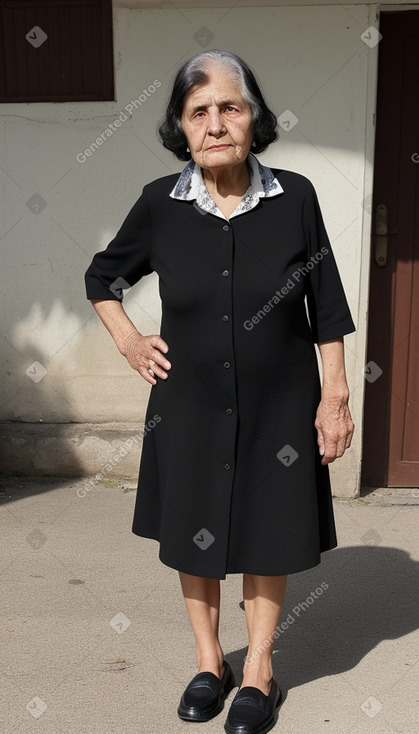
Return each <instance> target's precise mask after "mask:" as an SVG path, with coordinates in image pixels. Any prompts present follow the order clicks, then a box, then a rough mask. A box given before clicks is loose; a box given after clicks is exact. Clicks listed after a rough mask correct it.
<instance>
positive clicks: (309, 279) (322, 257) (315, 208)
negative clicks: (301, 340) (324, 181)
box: [303, 181, 355, 343]
mask: <svg viewBox="0 0 419 734" xmlns="http://www.w3.org/2000/svg"><path fill="white" fill-rule="evenodd" d="M308 183H309V188H308V191H307V195H306V198H305V201H304V208H303V226H304V233H305V238H306V242H307V263H306V268H307V271H308V272H307V274H306V277H305V282H306V296H307V308H308V315H309V319H310V326H311V330H312V333H313V339H314V341H315V342H317V343H319V342H324V341H328V340H329V339H336V338H337V337H339V336H344V335H345V334H350V333H351V332H353V331H355V324H354V322H353V320H352V316H351V312H350V310H349V306H348V303H347V300H346V296H345V292H344V290H343V285H342V281H341V279H340V275H339V271H338V268H337V265H336V261H335V257H334V255H333V251H332V247H331V244H330V241H329V238H328V235H327V232H326V228H325V226H324V222H323V217H322V213H321V210H320V205H319V202H318V199H317V194H316V191H315V189H314V187H313V184H312V183H311V182H310V181H309V182H308Z"/></svg>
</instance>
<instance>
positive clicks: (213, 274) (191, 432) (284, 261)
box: [86, 169, 355, 579]
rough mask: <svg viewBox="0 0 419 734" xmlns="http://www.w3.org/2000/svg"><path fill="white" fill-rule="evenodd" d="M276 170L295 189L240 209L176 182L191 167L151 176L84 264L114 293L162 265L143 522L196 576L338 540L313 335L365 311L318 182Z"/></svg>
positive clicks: (89, 278) (244, 568) (280, 560)
mask: <svg viewBox="0 0 419 734" xmlns="http://www.w3.org/2000/svg"><path fill="white" fill-rule="evenodd" d="M272 171H273V173H274V175H275V176H276V178H277V180H278V181H279V183H280V184H281V186H282V188H283V189H284V191H283V193H282V194H281V195H279V196H275V197H273V198H267V199H261V200H260V202H259V204H258V205H257V206H256V207H255V208H254V209H251V210H250V211H248V212H246V213H243V214H241V215H239V216H236V217H232V218H231V220H230V222H227V221H225V220H223V219H221V218H220V217H217V216H214V215H212V214H207V215H205V216H203V214H202V212H200V211H199V210H198V209H197V207H195V206H194V205H193V203H192V202H188V201H177V200H175V199H172V198H170V196H169V193H170V192H171V190H172V189H173V187H174V185H175V183H176V181H177V179H178V177H179V174H174V175H171V176H166V177H164V178H161V179H158V180H156V181H154V182H153V183H151V184H148V185H147V186H145V187H144V190H143V193H142V195H141V197H140V198H139V199H138V201H137V202H136V204H135V205H134V207H133V208H132V209H131V211H130V213H129V214H128V216H127V218H126V219H125V221H124V223H123V224H122V227H121V228H120V230H119V232H118V233H117V235H116V237H115V238H114V239H113V240H112V242H111V243H110V244H109V245H108V247H107V249H106V250H105V251H103V252H100V253H97V254H96V255H95V256H94V258H93V261H92V264H91V265H90V267H89V269H88V271H87V273H86V286H87V296H88V298H104V299H112V300H117V299H119V300H120V299H121V291H118V285H120V284H123V283H124V282H126V283H128V284H129V285H130V286H133V285H134V284H135V283H136V282H138V280H139V279H140V278H141V277H142V276H144V275H147V274H149V273H151V272H153V271H155V272H157V274H158V276H159V289H160V296H161V300H162V322H161V331H160V333H161V336H162V338H163V339H164V340H165V341H166V342H167V344H168V346H169V352H168V353H167V358H168V359H169V360H170V362H171V364H172V367H171V369H170V370H169V376H168V378H167V379H166V380H161V379H158V381H157V384H156V385H154V386H152V388H151V393H150V398H149V403H148V408H147V413H146V417H145V423H146V429H147V430H146V433H145V436H144V440H143V449H142V455H141V464H140V474H139V483H138V491H137V497H136V505H135V512H134V519H133V525H132V531H133V532H134V533H135V534H137V535H140V536H144V537H148V538H154V539H156V540H158V541H159V542H160V552H159V557H160V560H161V561H162V562H163V563H164V564H166V565H167V566H170V567H172V568H175V569H178V570H180V571H184V572H186V573H189V574H194V575H197V576H205V577H210V578H218V579H223V578H225V575H226V574H227V573H239V572H240V573H243V572H247V573H253V574H259V575H267V576H269V575H281V574H288V573H295V572H297V571H302V570H305V569H307V568H310V567H312V566H315V565H317V564H318V563H319V562H320V553H321V552H322V551H325V550H328V549H331V548H334V547H335V546H336V544H337V543H336V534H335V525H334V518H333V507H332V500H331V489H330V482H329V470H328V467H327V466H322V465H321V457H320V456H319V453H318V446H317V432H316V430H315V428H314V419H315V414H316V409H317V406H318V403H319V400H320V381H319V373H318V366H317V358H316V353H315V347H314V343H315V342H322V341H327V340H329V339H334V338H336V337H339V336H342V335H344V334H348V333H350V332H352V331H354V330H355V327H354V324H353V321H352V318H351V314H350V312H349V308H348V305H347V301H346V298H345V294H344V291H343V288H342V284H341V280H340V277H339V273H338V270H337V268H336V263H335V259H334V257H333V253H332V249H331V246H330V242H329V239H328V236H327V233H326V230H325V227H324V224H323V219H322V215H321V211H320V208H319V203H318V200H317V196H316V193H315V190H314V188H313V185H312V184H311V182H310V181H309V180H308V179H307V178H306V177H304V176H302V175H300V174H297V173H294V172H292V171H287V170H281V169H272ZM115 281H116V283H115ZM305 297H307V309H308V314H309V320H308V318H307V310H306V305H305ZM137 326H138V329H139V331H140V332H141V324H137Z"/></svg>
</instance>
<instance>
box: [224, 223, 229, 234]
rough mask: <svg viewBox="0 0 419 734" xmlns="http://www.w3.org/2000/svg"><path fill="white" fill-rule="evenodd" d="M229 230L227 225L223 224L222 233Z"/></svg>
mask: <svg viewBox="0 0 419 734" xmlns="http://www.w3.org/2000/svg"><path fill="white" fill-rule="evenodd" d="M229 229H230V227H229V226H228V224H225V225H224V227H223V230H224V232H228V230H229Z"/></svg>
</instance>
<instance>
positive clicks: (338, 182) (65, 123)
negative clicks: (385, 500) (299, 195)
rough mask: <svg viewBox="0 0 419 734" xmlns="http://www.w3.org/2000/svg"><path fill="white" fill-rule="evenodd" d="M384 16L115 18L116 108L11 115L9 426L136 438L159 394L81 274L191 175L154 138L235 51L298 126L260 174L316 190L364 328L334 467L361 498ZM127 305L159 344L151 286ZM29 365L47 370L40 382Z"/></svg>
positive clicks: (352, 340)
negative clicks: (83, 429) (90, 429)
mask: <svg viewBox="0 0 419 734" xmlns="http://www.w3.org/2000/svg"><path fill="white" fill-rule="evenodd" d="M120 4H121V3H118V5H120ZM376 9H377V8H376V6H375V5H367V4H365V5H348V6H342V5H340V4H339V5H328V6H324V5H321V6H312V7H302V6H295V7H267V8H261V7H257V8H252V7H249V8H247V7H246V8H237V7H233V8H231V9H226V8H224V9H221V8H218V9H192V10H188V9H184V10H180V9H177V10H176V9H162V10H139V9H136V10H129V9H126V8H121V7H117V8H115V11H114V35H115V60H116V94H117V101H116V102H107V103H78V104H52V103H51V104H38V103H33V104H19V105H18V104H9V105H2V109H1V112H2V114H3V122H2V127H1V136H2V140H1V143H2V144H1V150H2V154H1V164H0V165H1V169H0V181H1V185H2V193H3V195H4V198H5V212H4V216H3V217H2V222H1V225H0V227H1V229H0V237H1V240H0V241H1V247H2V264H3V273H4V285H3V287H2V297H3V306H2V309H1V314H0V318H1V321H2V323H1V333H2V334H3V335H4V341H3V343H2V346H3V349H2V353H3V354H2V360H3V366H4V373H5V378H4V379H3V380H2V382H1V393H2V394H1V414H0V420H3V421H24V422H25V421H26V422H37V421H40V420H42V421H43V422H45V423H46V422H52V423H54V422H60V423H65V422H72V421H73V422H81V423H92V422H96V423H101V422H108V421H124V422H128V423H129V422H133V423H138V424H141V422H142V420H143V417H144V412H145V406H146V401H147V396H148V390H149V388H148V386H147V384H146V383H145V382H144V381H143V380H142V379H141V378H140V377H139V376H138V375H136V374H135V373H133V372H132V371H131V370H130V368H129V366H128V365H127V364H126V363H125V361H124V359H123V358H122V357H121V356H120V355H119V353H118V352H117V350H116V348H114V346H113V343H112V341H111V339H110V337H109V335H108V334H107V332H106V331H105V330H104V328H103V327H102V326H101V325H100V324H99V322H98V320H97V317H96V315H95V314H94V312H93V310H92V308H91V305H90V303H89V302H87V301H86V300H85V293H84V283H83V275H84V271H85V269H86V268H87V266H88V264H89V262H90V260H91V257H92V255H93V253H94V252H95V251H97V250H100V249H103V248H104V247H105V246H106V244H107V243H108V242H109V240H110V239H111V238H112V236H113V235H114V234H115V232H116V231H117V229H118V228H119V226H120V224H121V223H122V220H123V218H124V217H125V215H126V214H127V212H128V210H129V209H130V207H131V206H132V204H133V203H134V202H135V200H136V199H137V197H138V196H139V195H140V193H141V189H142V186H143V185H144V184H145V183H146V182H148V181H150V180H152V179H154V178H157V177H159V176H164V175H166V174H168V173H171V172H176V171H180V170H181V168H182V164H181V163H179V162H177V161H176V160H175V159H174V158H173V157H172V155H171V154H170V153H168V152H167V151H165V150H164V149H163V148H162V147H161V145H160V144H159V143H158V141H157V139H156V135H155V129H156V124H157V120H158V119H159V117H160V116H161V115H162V113H163V109H164V105H165V101H166V99H167V92H168V89H169V86H170V83H171V80H172V78H173V74H174V72H175V70H176V69H177V68H178V67H179V65H180V64H181V63H182V62H183V61H184V60H186V59H187V58H188V57H190V56H191V55H193V54H195V53H198V52H199V51H200V50H202V49H204V48H211V47H218V48H227V49H229V50H232V51H234V52H236V53H238V54H240V55H242V56H243V57H244V58H245V59H246V60H247V61H248V63H250V65H251V66H252V67H253V68H254V69H255V70H256V72H257V74H258V76H259V78H260V80H261V82H262V86H263V88H264V90H265V93H266V96H267V99H268V101H269V102H270V104H271V106H272V107H273V109H274V111H275V112H276V114H277V115H281V113H283V112H284V111H285V110H291V111H292V112H293V114H294V115H295V116H296V117H297V118H298V123H297V124H296V125H295V127H294V128H293V129H292V130H290V131H289V132H285V131H284V130H281V137H280V140H279V141H278V142H277V143H276V144H275V145H272V146H271V147H270V149H269V150H268V151H267V152H266V153H265V154H264V155H263V156H262V157H261V160H262V161H263V162H264V163H266V164H268V165H269V164H271V165H274V166H278V167H282V168H287V169H291V170H294V171H298V172H300V173H303V174H304V175H305V176H307V177H308V178H310V179H311V180H312V182H313V184H314V185H315V187H316V189H317V193H318V196H319V200H320V204H321V207H322V210H323V215H324V219H325V222H326V227H327V230H328V232H329V236H330V239H331V241H332V245H333V247H334V251H335V254H336V257H337V260H338V264H339V267H340V271H341V275H342V279H343V282H344V285H345V289H346V292H347V296H348V299H349V302H350V307H351V310H352V314H353V317H354V320H355V321H356V323H357V326H358V331H357V333H356V334H355V335H350V336H348V337H347V338H346V345H347V365H348V377H349V383H350V387H351V392H352V398H351V400H352V409H353V414H354V420H355V423H356V425H357V434H356V438H355V441H354V446H353V449H352V450H351V452H350V453H349V454H348V455H347V456H346V457H345V458H344V459H343V460H342V461H341V462H340V463H339V465H336V467H333V482H334V488H335V491H336V492H337V493H339V494H347V495H353V494H354V493H355V492H356V491H357V488H358V484H359V467H360V441H361V420H362V401H363V377H362V375H361V369H362V367H363V365H364V355H365V320H366V309H367V287H368V286H367V284H368V248H369V227H370V201H371V191H372V155H373V140H374V126H373V112H374V106H375V88H376V62H377V52H378V45H376V46H374V47H372V48H370V47H368V46H367V45H366V43H364V42H363V40H362V39H361V34H362V33H363V32H364V31H365V30H366V29H367V28H368V27H369V26H371V25H372V26H376V25H377V20H376ZM202 29H204V30H202ZM156 81H158V82H160V83H161V86H160V87H158V88H157V85H156V83H155V82H156ZM152 84H154V86H155V87H156V91H154V92H151V93H150V91H149V92H148V95H144V97H143V98H142V99H143V102H142V103H141V106H138V109H135V108H134V109H133V111H132V114H131V116H128V114H127V111H126V106H127V105H130V103H131V102H132V101H133V100H135V98H138V96H139V95H140V94H141V93H142V91H143V89H144V88H146V89H147V88H149V87H150V85H152ZM150 89H152V88H151V87H150ZM122 111H124V115H126V116H127V117H128V118H129V119H127V120H126V121H123V122H122V123H121V124H120V126H119V127H118V128H115V130H114V131H113V132H112V134H111V135H110V137H109V138H107V139H106V142H104V143H103V144H102V145H101V146H100V147H98V149H97V150H96V151H95V152H94V153H93V154H92V155H90V156H89V157H87V156H86V158H85V160H84V157H85V154H84V155H83V151H85V150H86V149H87V148H89V146H90V145H91V144H92V143H94V141H95V140H96V138H97V137H98V136H99V135H101V134H102V133H103V132H104V131H105V130H106V129H107V128H109V125H110V124H113V123H114V121H115V120H116V119H117V118H118V117H119V115H120V113H121V112H122ZM122 117H123V116H122ZM79 154H81V155H79ZM77 156H78V160H77ZM79 161H84V162H79ZM28 202H29V203H28ZM125 305H126V309H127V311H128V313H129V315H130V317H131V318H132V319H133V320H134V321H135V323H136V324H137V325H138V328H139V329H140V330H141V331H142V332H143V333H155V332H158V329H159V317H160V302H159V297H158V291H157V282H156V277H155V276H154V275H152V276H148V277H147V278H145V279H144V280H143V281H142V282H141V283H140V284H138V285H137V286H136V287H134V288H133V289H132V291H130V292H129V294H128V295H127V297H126V299H125ZM34 362H39V363H40V365H42V368H41V367H36V366H35V367H32V368H31V367H30V366H31V365H32V364H33V363H34ZM28 368H29V370H30V372H31V373H32V377H34V378H35V380H37V379H38V377H39V378H40V377H41V376H42V374H43V372H44V369H45V370H47V372H46V373H45V376H44V377H43V378H42V379H40V380H39V381H38V382H36V381H34V380H33V379H31V377H30V376H28V375H27V373H26V370H27V369H28ZM43 368H44V369H43Z"/></svg>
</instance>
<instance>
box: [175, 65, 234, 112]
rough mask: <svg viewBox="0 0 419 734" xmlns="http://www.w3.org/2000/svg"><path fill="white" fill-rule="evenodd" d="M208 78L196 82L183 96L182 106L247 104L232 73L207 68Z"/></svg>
mask: <svg viewBox="0 0 419 734" xmlns="http://www.w3.org/2000/svg"><path fill="white" fill-rule="evenodd" d="M207 74H208V80H207V81H205V82H203V83H202V84H197V85H195V86H194V87H192V89H190V91H189V92H188V94H187V95H186V97H185V100H184V104H183V108H184V110H185V109H190V108H191V107H197V106H199V107H210V106H213V105H216V106H221V105H223V104H240V105H243V104H247V103H246V101H245V100H244V98H243V94H242V85H241V82H240V80H239V79H237V78H236V77H235V76H234V75H233V74H232V73H228V71H218V70H214V69H209V70H208V72H207Z"/></svg>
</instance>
